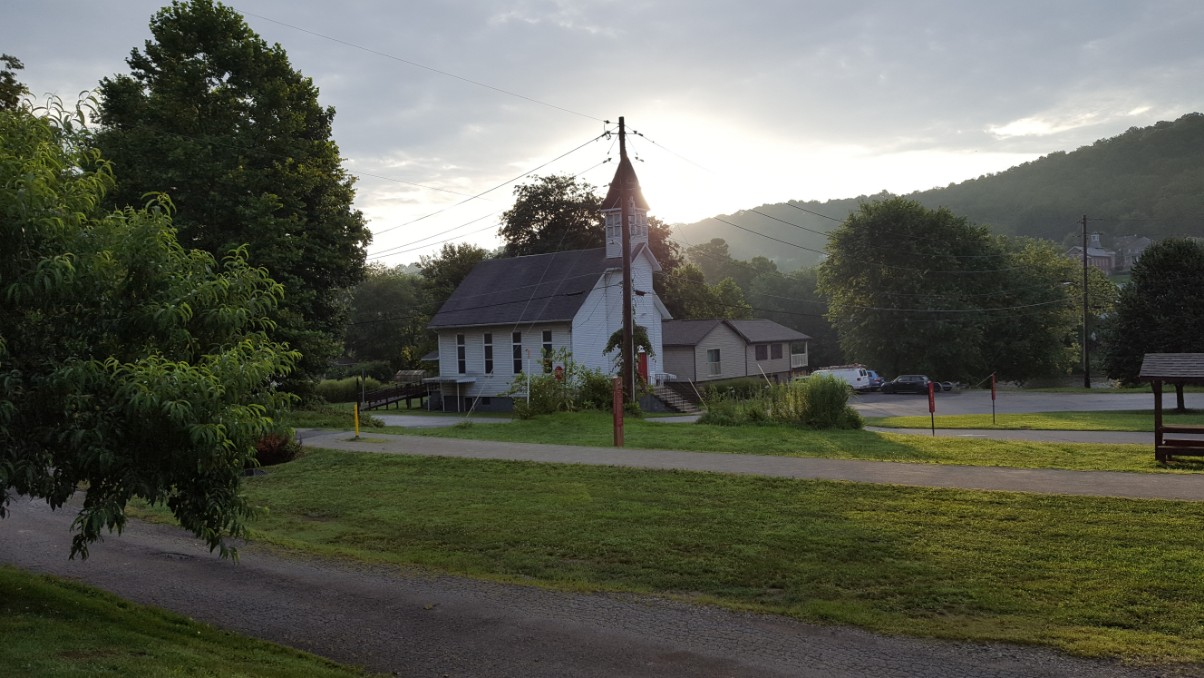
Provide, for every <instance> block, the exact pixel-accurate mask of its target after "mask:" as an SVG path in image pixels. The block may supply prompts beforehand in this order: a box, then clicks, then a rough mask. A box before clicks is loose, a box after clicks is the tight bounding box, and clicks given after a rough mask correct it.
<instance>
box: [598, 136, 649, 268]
mask: <svg viewBox="0 0 1204 678" xmlns="http://www.w3.org/2000/svg"><path fill="white" fill-rule="evenodd" d="M624 185H626V187H627V189H628V190H627V191H626V194H627V195H628V199H627V215H628V216H627V226H628V229H629V230H630V236H629V237H630V238H631V251H633V252H634V251H636V249H637V246H638V245H640V244H647V243H648V202H647V201H646V200H644V194H643V193H642V192H641V191H640V180H639V179H638V178H637V177H636V175H635V168H634V167H632V166H631V161H630V160H628V159H627V155H626V154H623V155H622V157H621V158H620V160H619V169H618V170H616V171H615V178H614V179H613V180H612V181H611V182H610V190H608V191H607V192H606V199H605V200H603V201H602V214H603V216H604V217H605V218H606V258H607V259H617V258H619V257H622V256H623V236H622V230H623V229H622V226H623V217H622V212H623V195H624V190H623V188H624Z"/></svg>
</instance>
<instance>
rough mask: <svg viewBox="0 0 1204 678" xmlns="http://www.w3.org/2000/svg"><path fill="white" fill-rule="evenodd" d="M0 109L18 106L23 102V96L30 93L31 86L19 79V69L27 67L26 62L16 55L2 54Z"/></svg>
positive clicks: (0, 57)
mask: <svg viewBox="0 0 1204 678" xmlns="http://www.w3.org/2000/svg"><path fill="white" fill-rule="evenodd" d="M0 64H2V65H3V68H0V111H2V110H5V109H13V108H16V107H17V105H18V104H20V103H21V97H23V96H25V95H26V94H29V88H28V87H26V86H25V84H24V83H22V82H21V81H20V80H17V71H19V70H21V69H22V68H25V64H23V63H21V60H20V59H18V58H17V57H15V56H10V55H8V54H0Z"/></svg>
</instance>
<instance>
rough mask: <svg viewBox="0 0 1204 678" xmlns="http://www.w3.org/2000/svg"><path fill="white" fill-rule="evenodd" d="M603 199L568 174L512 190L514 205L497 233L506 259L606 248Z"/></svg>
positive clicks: (585, 183)
mask: <svg viewBox="0 0 1204 678" xmlns="http://www.w3.org/2000/svg"><path fill="white" fill-rule="evenodd" d="M601 209H602V198H600V197H599V196H598V194H597V193H596V192H595V191H594V187H593V186H591V185H590V184H589V183H587V182H584V181H581V180H579V179H577V178H576V177H572V176H568V175H548V176H543V177H534V178H533V181H531V182H530V183H526V184H520V185H518V186H515V187H514V205H513V206H512V207H511V208H510V209H508V210H506V211H505V212H504V213H503V214H502V228H501V230H500V231H499V232H500V234H501V236H502V238H503V239H504V240H505V241H506V248H505V254H506V256H511V257H514V256H522V255H527V254H543V253H545V252H563V251H568V250H580V249H590V248H593V247H605V245H606V240H605V236H606V233H605V230H604V228H603V218H602V212H601Z"/></svg>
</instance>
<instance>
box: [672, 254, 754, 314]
mask: <svg viewBox="0 0 1204 678" xmlns="http://www.w3.org/2000/svg"><path fill="white" fill-rule="evenodd" d="M662 279H663V280H664V289H663V290H659V291H658V292H657V294H659V295H660V298H661V301H662V302H663V303H664V304H665V308H667V309H669V314H670V315H672V316H673V317H674V318H676V319H678V320H701V319H705V318H727V319H734V318H748V317H751V315H752V308H751V307H750V306H749V305H748V302H747V301H745V299H744V292H743V291H742V290H741V289H740V287H739V285H737V284H736V283H735V281H733V280H732V279H731V278H725V279H723V280H721V281H720V282H719V283H718V284H716V285H708V284H707V282H706V279H705V278H704V277H703V274H702V270H701V269H700V268H698V266H697V265H695V264H692V263H691V264H685V265H683V266H681V267H679V268H678V269H677V270H676V271H675V272H674V273H672V274H666V275H664V276H663V278H662Z"/></svg>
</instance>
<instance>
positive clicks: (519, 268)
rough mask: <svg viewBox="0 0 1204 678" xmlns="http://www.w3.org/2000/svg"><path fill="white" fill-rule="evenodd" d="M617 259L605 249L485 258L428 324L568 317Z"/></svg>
mask: <svg viewBox="0 0 1204 678" xmlns="http://www.w3.org/2000/svg"><path fill="white" fill-rule="evenodd" d="M615 264H616V262H615V260H607V259H606V248H604V247H599V248H594V249H588V250H572V251H569V252H551V253H548V254H533V255H530V256H525V257H512V258H509V259H487V260H485V261H482V262H481V263H479V264H477V265H476V267H474V268H473V269H472V272H470V273H469V274H468V276H467V277H466V278H464V281H463V282H461V283H460V286H459V287H457V288H456V291H455V292H453V293H452V295H451V297H450V298H448V300H447V301H446V302H445V303H444V304H443V306H442V307H441V308H440V309H439V312H438V313H436V314H435V316H434V317H433V318H431V322H430V324H429V325H428V327H429V328H431V329H435V330H438V329H442V328H449V327H472V326H482V325H509V324H518V323H523V324H529V323H543V322H569V321H571V320H572V319H573V316H575V315H576V314H577V311H578V309H580V308H581V304H583V303H584V302H585V298H586V297H587V296H588V295H589V292H590V290H592V289H593V288H594V285H595V284H597V282H598V278H599V277H601V275H602V274H603V273H605V272H606V271H607V270H608V269H610V268H614V267H615Z"/></svg>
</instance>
